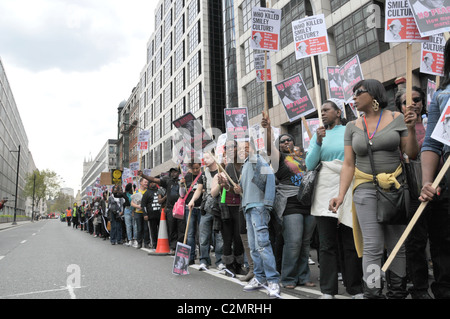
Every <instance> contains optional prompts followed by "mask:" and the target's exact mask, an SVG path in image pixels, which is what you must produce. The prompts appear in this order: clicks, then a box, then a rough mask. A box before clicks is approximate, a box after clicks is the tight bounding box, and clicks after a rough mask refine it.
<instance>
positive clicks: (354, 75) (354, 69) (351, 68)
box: [339, 55, 364, 102]
mask: <svg viewBox="0 0 450 319" xmlns="http://www.w3.org/2000/svg"><path fill="white" fill-rule="evenodd" d="M339 74H340V76H341V81H342V92H343V94H344V100H345V101H346V102H347V101H350V100H351V99H352V98H353V87H354V86H355V84H356V83H358V82H359V81H362V80H364V76H363V73H362V70H361V64H360V63H359V56H358V55H355V56H354V57H353V58H351V59H350V60H348V61H347V62H346V63H345V64H344V65H343V66H342V67H341V68H340V69H339Z"/></svg>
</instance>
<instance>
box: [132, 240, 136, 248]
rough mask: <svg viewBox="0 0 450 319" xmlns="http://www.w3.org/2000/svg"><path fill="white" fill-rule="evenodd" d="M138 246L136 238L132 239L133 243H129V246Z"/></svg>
mask: <svg viewBox="0 0 450 319" xmlns="http://www.w3.org/2000/svg"><path fill="white" fill-rule="evenodd" d="M137 246H138V243H137V240H136V239H133V243H132V244H131V247H134V248H136V247H137Z"/></svg>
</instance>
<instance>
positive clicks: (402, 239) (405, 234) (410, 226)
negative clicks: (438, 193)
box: [381, 157, 450, 272]
mask: <svg viewBox="0 0 450 319" xmlns="http://www.w3.org/2000/svg"><path fill="white" fill-rule="evenodd" d="M449 167H450V157H449V158H447V161H446V162H445V164H444V166H443V167H442V169H441V171H440V172H439V174H438V176H437V177H436V179H435V180H434V182H433V184H432V187H433V188H434V189H436V188H437V187H438V186H439V184H440V183H441V181H442V178H443V177H444V175H445V173H447V170H448V168H449ZM427 205H428V202H422V203H421V204H420V206H419V208H418V209H417V210H416V213H415V214H414V216H413V217H412V218H411V221H410V222H409V224H408V226H406V229H405V231H404V232H403V235H402V237H400V239H399V241H398V242H397V244H396V245H395V247H394V249H393V250H392V252H391V253H390V255H389V258H388V259H387V260H386V262H385V263H384V265H383V267H382V268H381V270H382V271H384V272H386V270H388V268H389V266H390V265H391V263H392V261H393V260H394V258H395V256H396V255H397V253H398V251H399V250H400V247H401V246H402V245H403V243H404V242H405V240H406V238H407V237H408V235H409V233H410V232H411V230H412V229H413V227H414V225H415V224H416V222H417V220H418V219H419V218H420V216H421V215H422V212H423V211H424V209H425V207H426V206H427Z"/></svg>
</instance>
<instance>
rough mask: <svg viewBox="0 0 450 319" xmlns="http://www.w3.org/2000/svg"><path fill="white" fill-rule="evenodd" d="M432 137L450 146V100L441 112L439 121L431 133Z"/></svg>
mask: <svg viewBox="0 0 450 319" xmlns="http://www.w3.org/2000/svg"><path fill="white" fill-rule="evenodd" d="M431 138H434V139H435V140H436V141H439V142H441V143H444V144H445V145H448V146H450V100H448V102H447V105H446V106H445V108H444V110H443V111H442V112H441V116H440V117H439V121H438V122H437V124H436V127H435V128H434V130H433V133H432V134H431Z"/></svg>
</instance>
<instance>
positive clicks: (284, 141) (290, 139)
mask: <svg viewBox="0 0 450 319" xmlns="http://www.w3.org/2000/svg"><path fill="white" fill-rule="evenodd" d="M286 142H292V138H286V139H284V140H282V141H280V143H281V144H283V143H286Z"/></svg>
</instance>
